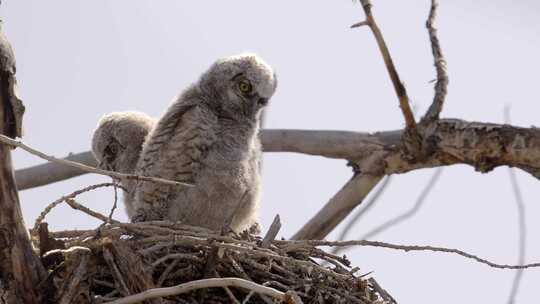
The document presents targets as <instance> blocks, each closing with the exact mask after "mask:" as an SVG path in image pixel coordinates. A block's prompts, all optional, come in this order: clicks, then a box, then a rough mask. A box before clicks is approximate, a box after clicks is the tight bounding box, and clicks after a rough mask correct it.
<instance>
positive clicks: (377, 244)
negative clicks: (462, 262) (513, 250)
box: [276, 240, 540, 269]
mask: <svg viewBox="0 0 540 304" xmlns="http://www.w3.org/2000/svg"><path fill="white" fill-rule="evenodd" d="M276 242H278V243H279V241H276ZM302 244H306V245H310V246H340V247H350V246H367V247H381V248H388V249H394V250H403V251H405V252H410V251H432V252H444V253H453V254H457V255H460V256H462V257H465V258H468V259H472V260H475V261H476V262H478V263H481V264H485V265H488V266H490V267H493V268H498V269H526V268H538V267H540V262H539V263H530V264H522V265H507V264H497V263H494V262H490V261H489V260H486V259H484V258H480V257H478V256H476V255H473V254H470V253H467V252H465V251H462V250H459V249H454V248H446V247H437V246H418V245H398V244H392V243H386V242H378V241H368V240H359V241H343V242H331V241H319V240H306V241H295V242H292V243H290V246H291V247H295V245H296V246H300V245H302Z"/></svg>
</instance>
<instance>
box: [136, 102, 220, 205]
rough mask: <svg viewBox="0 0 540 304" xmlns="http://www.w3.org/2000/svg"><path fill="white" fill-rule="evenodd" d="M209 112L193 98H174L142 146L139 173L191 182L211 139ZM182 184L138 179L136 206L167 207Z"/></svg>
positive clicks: (211, 123)
mask: <svg viewBox="0 0 540 304" xmlns="http://www.w3.org/2000/svg"><path fill="white" fill-rule="evenodd" d="M212 125H213V120H212V115H208V113H207V112H206V111H205V109H203V108H202V107H201V106H199V105H198V104H197V103H193V102H177V103H175V104H173V105H172V106H171V107H170V108H169V110H168V111H167V112H166V113H165V115H164V116H163V117H162V118H161V119H160V120H159V121H158V123H157V125H156V126H155V128H154V129H153V130H152V132H151V133H150V134H149V136H148V138H147V140H146V143H145V145H144V147H143V151H142V153H141V157H140V160H139V163H138V165H137V171H136V173H137V174H138V175H144V176H153V177H161V178H165V179H170V180H175V181H180V182H186V183H193V182H194V177H195V175H196V174H197V171H198V169H199V165H200V159H201V157H202V156H203V154H204V153H205V151H207V149H208V147H209V145H211V143H212V142H213V133H212ZM183 190H185V188H178V187H176V186H171V185H165V184H160V183H153V182H139V184H138V186H137V189H136V195H135V199H136V205H137V208H141V207H142V208H146V209H147V208H152V209H156V208H157V209H160V208H164V209H165V208H167V204H168V202H167V201H168V199H169V198H170V196H171V195H172V194H175V193H177V192H179V191H183Z"/></svg>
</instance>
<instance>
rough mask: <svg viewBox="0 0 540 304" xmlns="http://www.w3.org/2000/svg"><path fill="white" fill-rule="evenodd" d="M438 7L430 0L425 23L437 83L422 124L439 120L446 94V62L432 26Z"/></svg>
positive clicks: (436, 2)
mask: <svg viewBox="0 0 540 304" xmlns="http://www.w3.org/2000/svg"><path fill="white" fill-rule="evenodd" d="M438 6H439V3H438V1H437V0H431V9H430V11H429V17H428V19H427V21H426V28H427V29H428V33H429V40H430V41H431V52H432V53H433V59H434V61H435V69H436V70H437V82H436V83H435V97H434V98H433V102H432V103H431V105H430V106H429V109H428V110H427V112H426V115H425V116H424V117H423V118H422V123H429V122H432V121H435V120H437V119H439V115H440V114H441V111H442V109H443V105H444V101H445V99H446V94H447V93H448V73H447V70H446V60H445V59H444V56H443V53H442V51H441V46H440V44H439V38H438V37H437V29H436V28H435V26H434V23H435V18H436V16H437V7H438Z"/></svg>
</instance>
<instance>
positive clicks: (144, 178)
mask: <svg viewBox="0 0 540 304" xmlns="http://www.w3.org/2000/svg"><path fill="white" fill-rule="evenodd" d="M0 142H2V143H4V144H7V145H10V146H14V147H19V148H21V149H23V150H25V151H26V152H28V153H30V154H32V155H35V156H37V157H39V158H42V159H44V160H48V161H50V162H55V163H59V164H62V165H66V166H70V167H74V168H77V169H79V170H82V171H86V172H87V173H95V174H100V175H106V176H109V177H112V178H116V179H123V178H125V179H133V180H141V181H148V182H154V183H163V184H168V185H173V186H183V187H191V186H192V185H190V184H186V183H182V182H177V181H171V180H166V179H163V178H159V177H148V176H138V175H134V174H124V173H118V172H113V171H107V170H102V169H98V168H94V167H90V166H87V165H83V164H81V163H77V162H74V161H71V160H68V159H60V158H56V157H54V156H49V155H47V154H45V153H43V152H41V151H38V150H36V149H34V148H32V147H29V146H27V145H25V144H24V143H22V142H21V141H17V140H14V139H11V138H9V137H7V136H5V135H1V134H0Z"/></svg>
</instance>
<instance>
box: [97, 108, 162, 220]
mask: <svg viewBox="0 0 540 304" xmlns="http://www.w3.org/2000/svg"><path fill="white" fill-rule="evenodd" d="M154 124H155V119H154V118H151V117H150V116H148V115H146V114H144V113H140V112H113V113H109V114H106V115H104V116H103V117H102V118H101V119H100V120H99V122H98V125H97V128H96V130H95V131H94V134H93V136H92V153H93V154H94V157H95V158H96V160H97V161H98V165H99V167H100V168H102V169H105V170H110V171H115V172H120V173H126V174H133V173H134V171H135V166H136V165H137V161H138V160H139V156H140V154H141V150H142V145H143V142H144V139H145V138H146V136H147V135H148V133H149V132H150V130H151V129H152V126H153V125H154ZM120 183H121V184H122V186H123V187H124V188H125V189H126V191H124V204H125V206H126V212H127V214H128V217H129V218H130V219H131V218H132V217H133V215H134V214H135V209H134V207H133V198H134V194H135V193H134V188H135V186H136V182H135V181H133V180H121V181H120Z"/></svg>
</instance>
